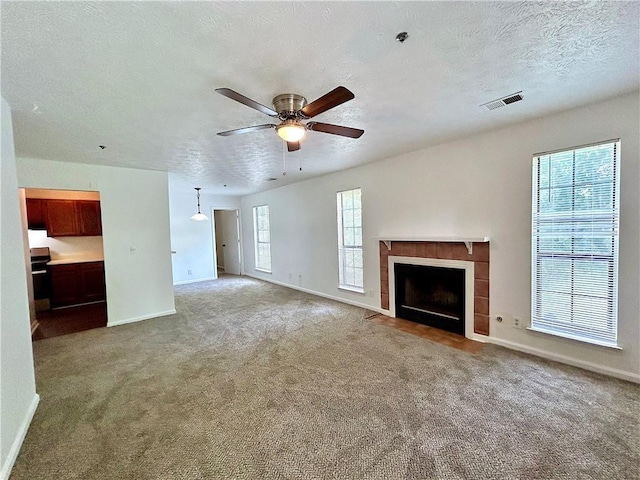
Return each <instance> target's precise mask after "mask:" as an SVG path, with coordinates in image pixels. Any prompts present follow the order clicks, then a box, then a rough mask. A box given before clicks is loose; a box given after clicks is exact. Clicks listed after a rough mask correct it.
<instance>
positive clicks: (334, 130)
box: [306, 122, 364, 138]
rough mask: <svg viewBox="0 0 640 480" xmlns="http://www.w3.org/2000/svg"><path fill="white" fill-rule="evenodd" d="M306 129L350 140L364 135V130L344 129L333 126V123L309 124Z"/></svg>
mask: <svg viewBox="0 0 640 480" xmlns="http://www.w3.org/2000/svg"><path fill="white" fill-rule="evenodd" d="M306 127H307V129H309V130H313V131H314V132H322V133H331V134H333V135H340V136H342V137H350V138H360V137H361V136H362V134H363V133H364V130H360V129H359V128H351V127H342V126H340V125H332V124H331V123H319V122H309V123H307V125H306Z"/></svg>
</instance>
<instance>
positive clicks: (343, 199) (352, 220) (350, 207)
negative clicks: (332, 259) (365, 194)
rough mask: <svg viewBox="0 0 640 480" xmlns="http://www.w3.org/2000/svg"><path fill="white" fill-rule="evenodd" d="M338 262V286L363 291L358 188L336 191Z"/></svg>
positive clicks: (360, 210)
mask: <svg viewBox="0 0 640 480" xmlns="http://www.w3.org/2000/svg"><path fill="white" fill-rule="evenodd" d="M338 263H339V266H340V273H339V275H340V288H345V289H347V290H355V291H357V292H364V289H363V287H364V280H363V273H364V270H363V264H362V202H361V192H360V189H359V188H356V189H353V190H346V191H344V192H338Z"/></svg>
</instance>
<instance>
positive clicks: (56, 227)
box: [46, 200, 78, 237]
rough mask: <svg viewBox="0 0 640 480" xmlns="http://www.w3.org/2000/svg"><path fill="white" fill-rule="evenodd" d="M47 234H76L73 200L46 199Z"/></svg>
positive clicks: (76, 226) (63, 235)
mask: <svg viewBox="0 0 640 480" xmlns="http://www.w3.org/2000/svg"><path fill="white" fill-rule="evenodd" d="M46 205H47V236H49V237H65V236H66V237H69V236H76V235H78V222H77V221H76V202H75V200H47V204H46Z"/></svg>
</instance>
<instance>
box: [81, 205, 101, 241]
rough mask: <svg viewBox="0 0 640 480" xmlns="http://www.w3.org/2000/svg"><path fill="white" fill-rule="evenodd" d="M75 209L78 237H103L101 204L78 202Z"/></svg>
mask: <svg viewBox="0 0 640 480" xmlns="http://www.w3.org/2000/svg"><path fill="white" fill-rule="evenodd" d="M75 209H76V226H77V229H78V230H77V231H78V235H102V222H101V220H100V202H95V201H93V200H76V202H75Z"/></svg>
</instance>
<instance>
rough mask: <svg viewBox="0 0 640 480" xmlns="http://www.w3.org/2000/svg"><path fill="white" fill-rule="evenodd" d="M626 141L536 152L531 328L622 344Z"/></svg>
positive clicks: (588, 339)
mask: <svg viewBox="0 0 640 480" xmlns="http://www.w3.org/2000/svg"><path fill="white" fill-rule="evenodd" d="M619 164H620V141H619V140H614V141H609V142H606V143H600V144H595V145H589V146H585V147H579V148H575V149H572V150H564V151H559V152H554V153H548V154H541V155H538V156H535V157H534V159H533V208H532V210H533V212H532V213H533V215H532V220H533V221H532V312H531V328H532V329H533V330H539V331H543V332H546V333H552V334H556V335H560V336H564V337H568V338H574V339H577V340H582V341H586V342H591V343H596V344H601V345H607V346H616V345H617V330H618V329H617V312H618V234H619V232H618V216H619V201H618V198H619V184H620V182H619V168H620V165H619Z"/></svg>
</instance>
